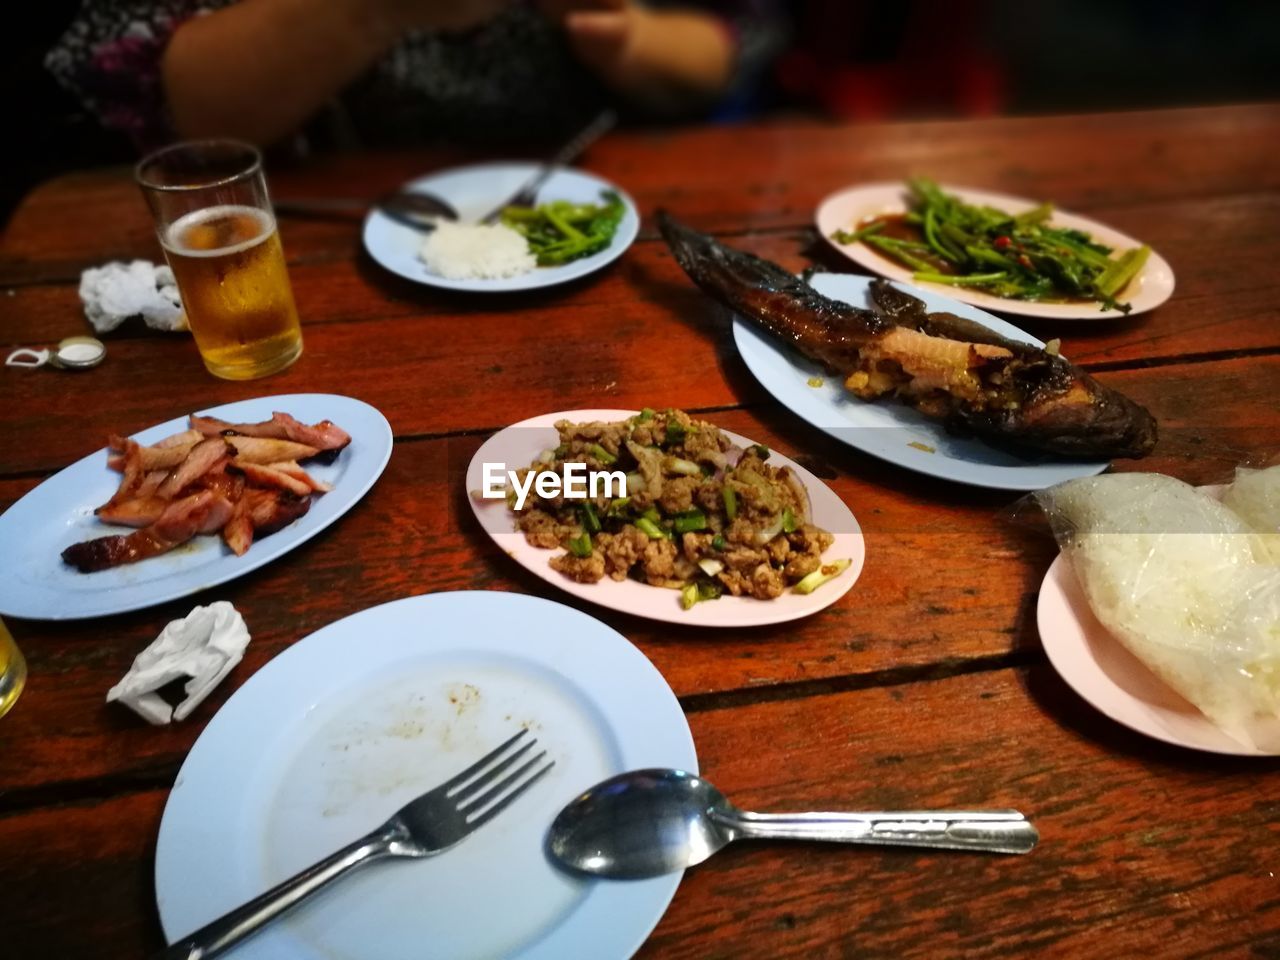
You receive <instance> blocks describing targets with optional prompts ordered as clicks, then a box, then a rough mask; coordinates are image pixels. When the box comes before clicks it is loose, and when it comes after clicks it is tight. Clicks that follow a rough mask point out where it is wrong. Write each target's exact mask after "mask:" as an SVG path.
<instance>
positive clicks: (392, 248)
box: [364, 163, 640, 293]
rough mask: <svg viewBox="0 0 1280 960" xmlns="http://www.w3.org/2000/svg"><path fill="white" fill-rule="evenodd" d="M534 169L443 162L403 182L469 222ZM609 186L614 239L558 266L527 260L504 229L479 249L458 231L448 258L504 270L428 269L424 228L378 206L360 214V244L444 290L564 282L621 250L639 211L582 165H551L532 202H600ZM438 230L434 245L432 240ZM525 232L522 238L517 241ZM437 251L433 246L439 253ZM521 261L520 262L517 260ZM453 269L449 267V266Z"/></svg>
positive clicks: (386, 263)
mask: <svg viewBox="0 0 1280 960" xmlns="http://www.w3.org/2000/svg"><path fill="white" fill-rule="evenodd" d="M538 169H539V165H538V164H535V163H488V164H476V165H474V166H469V167H458V168H456V169H453V170H443V171H441V172H439V173H433V174H430V175H428V176H425V177H419V178H418V179H416V180H411V181H409V182H408V183H406V184H405V185H404V186H403V188H402V189H404V190H410V191H421V192H423V193H432V194H435V195H436V196H438V197H440V198H442V199H444V200H446V201H448V202H449V203H450V204H452V205H453V208H454V209H455V210H457V211H458V214H459V217H460V218H461V220H460V222H461V223H463V224H468V223H475V221H477V220H479V218H481V217H483V216H485V215H486V214H487V213H489V212H490V211H491V210H492V209H493V208H494V207H495V206H497V205H498V204H499V203H502V202H503V201H504V200H506V199H507V198H509V197H511V196H513V195H514V194H515V193H516V191H517V190H519V189H520V187H522V186H523V185H524V183H525V182H526V181H527V180H528V179H529V178H530V177H532V176H533V175H534V173H536V172H537V170H538ZM607 191H613V192H615V193H617V194H618V196H620V197H621V198H622V202H623V204H625V206H626V212H625V213H624V214H623V216H622V221H621V223H619V224H618V230H617V232H616V233H615V234H614V235H613V242H612V243H610V244H609V246H608V247H606V248H605V249H604V250H601V251H600V252H599V253H596V254H592V255H591V256H589V257H583V258H582V259H581V260H572V261H570V262H569V263H566V264H563V265H561V266H556V267H537V266H533V267H531V268H530V269H527V270H525V269H524V267H528V266H529V263H528V261H527V260H525V259H524V256H523V255H522V251H521V250H520V249H518V245H517V247H516V248H514V249H513V248H509V247H508V246H507V244H508V243H509V241H510V237H508V238H506V239H502V234H501V233H498V234H495V235H494V236H496V237H498V242H497V243H495V244H492V245H490V244H487V243H486V244H484V246H485V247H487V249H477V247H478V246H479V245H480V243H481V241H483V240H484V239H485V238H484V237H482V236H481V237H468V236H463V235H461V234H459V235H457V236H456V239H455V238H450V240H451V242H450V244H449V246H451V247H452V248H453V249H452V250H451V251H448V252H447V254H448V259H449V260H451V261H452V263H451V266H452V267H454V268H455V269H456V271H457V272H464V273H465V272H467V270H468V267H472V268H477V269H479V270H481V271H482V272H485V273H490V274H500V273H509V274H510V275H508V276H488V277H474V276H472V277H462V278H456V279H455V278H450V277H446V276H443V275H442V274H440V273H436V272H433V271H432V270H431V269H430V268H429V267H428V266H427V264H426V263H425V262H424V261H423V259H422V255H421V252H422V246H423V242H424V241H425V240H427V238H428V237H429V234H428V233H425V232H423V231H420V230H415V229H413V228H412V227H408V226H405V225H404V224H402V223H398V222H396V221H395V220H392V219H391V218H390V217H388V216H386V214H384V213H382V212H381V211H379V210H377V209H376V208H375V209H373V210H370V211H369V215H368V216H367V217H366V218H365V221H364V245H365V249H367V250H368V251H369V255H370V256H371V257H373V259H374V260H376V261H377V262H378V263H379V264H381V265H382V266H383V267H386V268H387V269H388V270H390V271H391V272H392V273H395V274H399V275H400V276H402V277H405V278H406V279H409V280H413V281H415V282H417V283H425V284H427V285H429V286H433V287H443V288H445V289H448V290H472V291H476V292H481V293H506V292H511V291H516V290H532V289H535V288H537V287H550V286H554V285H555V284H557V283H567V282H568V281H570V280H576V279H578V278H579V277H584V276H586V275H587V274H589V273H594V272H595V271H596V270H599V269H600V268H601V267H603V266H605V265H606V264H608V263H612V262H613V261H614V260H616V259H618V257H620V256H622V253H623V251H625V250H626V249H627V247H629V246H631V244H632V242H633V241H634V240H635V238H636V234H637V233H638V232H639V230H640V215H639V213H638V212H637V211H636V205H635V201H633V200H632V199H631V198H630V197H629V196H627V194H626V193H625V192H624V191H622V190H620V189H618V187H616V186H614V185H613V184H612V183H610V182H609V181H608V180H604V179H601V178H600V177H597V176H593V175H592V174H589V173H584V172H583V171H581V170H571V169H565V170H557V171H556V172H555V173H553V174H552V175H551V176H550V177H549V178H548V179H547V182H546V183H544V184H543V185H542V189H541V190H539V191H538V202H539V203H547V202H550V201H552V200H569V201H572V202H574V203H602V202H603V197H602V194H604V193H606V192H607ZM438 241H439V238H437V241H436V243H435V244H433V246H434V245H438ZM522 242H523V238H521V243H522ZM439 252H440V251H437V254H439ZM522 261H523V263H522ZM451 272H452V271H451Z"/></svg>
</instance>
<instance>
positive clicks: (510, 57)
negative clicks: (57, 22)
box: [45, 0, 780, 148]
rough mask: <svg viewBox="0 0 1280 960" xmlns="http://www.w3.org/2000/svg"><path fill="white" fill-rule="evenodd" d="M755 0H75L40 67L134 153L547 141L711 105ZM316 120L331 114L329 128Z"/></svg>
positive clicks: (738, 52) (733, 75)
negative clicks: (237, 142)
mask: <svg viewBox="0 0 1280 960" xmlns="http://www.w3.org/2000/svg"><path fill="white" fill-rule="evenodd" d="M771 9H772V8H771V7H770V6H769V4H768V2H767V0H740V2H736V3H735V2H729V0H723V2H718V3H710V2H707V3H702V4H700V5H694V4H692V3H681V2H671V3H639V2H632V0H239V2H237V0H159V2H156V0H83V2H82V4H81V7H80V10H79V12H78V13H77V15H76V17H75V19H74V21H73V22H72V24H71V25H70V27H69V28H68V29H67V31H66V33H65V34H64V35H63V37H62V39H61V40H60V41H59V43H58V44H57V45H56V46H55V47H54V48H53V49H52V50H51V51H50V52H49V54H48V56H47V57H46V60H45V64H46V67H47V68H48V69H49V70H50V71H51V72H52V73H53V75H54V76H55V77H56V78H57V79H58V80H59V81H60V82H61V83H62V84H64V85H65V86H67V87H68V88H69V89H71V90H72V92H73V93H75V94H76V95H77V96H79V98H80V99H81V100H82V102H83V103H84V104H85V105H86V107H87V108H88V109H89V110H90V111H91V112H92V113H93V114H94V115H95V116H97V118H98V119H99V120H100V122H101V123H102V124H103V125H105V126H106V127H108V128H111V129H116V130H123V131H125V132H126V133H128V134H130V135H131V136H132V137H133V139H134V141H135V142H136V143H137V144H138V145H139V146H140V147H144V148H145V147H150V146H154V145H156V144H157V143H161V142H164V141H166V140H169V139H172V138H173V137H175V136H177V137H188V138H191V137H208V136H232V137H239V138H242V139H246V140H251V141H254V142H257V143H260V144H271V143H276V142H279V141H281V140H284V139H286V138H288V137H290V136H292V135H294V134H297V133H299V132H301V131H302V130H303V129H304V128H308V129H309V130H310V132H312V133H320V132H324V133H326V134H327V135H328V137H329V138H330V139H336V140H338V141H339V142H342V143H347V144H352V143H364V144H374V143H381V144H388V143H391V144H394V143H414V142H423V141H437V142H439V141H441V140H450V139H467V140H485V139H489V140H497V139H520V138H524V139H548V138H551V137H554V136H558V135H563V134H564V133H565V132H567V131H570V130H572V129H574V128H575V127H576V126H580V125H582V124H583V123H584V122H586V121H587V120H589V119H590V118H591V116H593V115H594V114H595V113H596V112H598V111H599V110H600V109H601V108H602V106H603V105H604V104H606V103H608V102H615V103H621V104H624V105H628V106H630V107H632V108H635V109H638V110H641V111H644V112H648V113H656V114H661V115H690V114H693V113H696V112H699V111H701V112H704V113H705V112H708V111H709V110H710V109H712V108H713V107H715V106H716V105H717V104H722V103H724V102H725V101H726V100H727V99H730V98H732V97H733V96H734V95H735V94H736V93H738V92H740V91H741V90H742V89H743V88H744V87H745V86H747V85H748V84H750V83H751V82H752V80H753V78H754V77H756V76H757V75H758V74H759V72H760V68H761V67H762V65H763V64H764V63H765V61H766V60H767V58H768V56H769V54H770V53H771V52H773V51H774V50H775V49H776V46H777V39H778V38H779V36H780V31H779V29H778V23H779V21H778V18H777V17H776V16H775V15H774V14H773V13H772V12H771ZM326 119H327V121H328V122H327V123H326V122H324V121H325V120H326Z"/></svg>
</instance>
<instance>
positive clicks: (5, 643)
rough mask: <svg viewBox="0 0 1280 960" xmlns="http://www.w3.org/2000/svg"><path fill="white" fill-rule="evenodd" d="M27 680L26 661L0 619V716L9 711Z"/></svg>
mask: <svg viewBox="0 0 1280 960" xmlns="http://www.w3.org/2000/svg"><path fill="white" fill-rule="evenodd" d="M26 682H27V662H26V661H25V660H23V659H22V652H21V651H20V650H19V649H18V645H17V644H16V643H14V642H13V637H11V636H10V635H9V630H8V628H7V627H5V625H4V621H3V620H0V717H3V716H4V715H5V714H6V713H8V712H9V708H10V707H12V706H13V704H14V702H15V701H16V700H17V699H18V694H20V693H21V692H22V685H23V684H24V683H26Z"/></svg>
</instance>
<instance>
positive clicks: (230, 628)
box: [107, 600, 249, 725]
mask: <svg viewBox="0 0 1280 960" xmlns="http://www.w3.org/2000/svg"><path fill="white" fill-rule="evenodd" d="M248 645H249V628H248V627H246V626H245V623H244V618H243V617H241V616H240V613H239V611H237V610H236V608H235V607H233V606H232V605H231V604H230V603H228V602H227V601H225V600H219V601H217V602H216V603H211V604H209V605H208V606H207V607H196V608H195V609H194V610H192V611H191V613H189V614H188V615H187V616H185V617H183V618H182V619H181V620H174V621H172V622H171V623H170V624H169V625H168V626H167V627H165V628H164V630H162V631H161V632H160V636H158V637H156V639H155V641H154V642H152V644H151V645H150V646H149V647H147V649H145V650H143V651H142V652H141V653H140V654H138V656H137V658H136V659H135V660H134V661H133V666H132V667H130V668H129V672H128V673H126V674H125V675H124V678H123V679H122V680H121V681H120V682H119V683H117V684H116V685H115V686H114V687H112V688H111V690H110V691H109V692H108V693H107V702H108V703H111V702H112V701H114V700H119V701H120V702H121V703H123V704H124V705H125V706H126V707H128V708H129V709H130V710H132V711H133V712H134V713H136V714H138V716H140V717H142V718H143V719H144V720H146V721H147V722H148V723H154V724H157V725H160V724H166V723H169V722H170V721H171V720H183V719H185V718H186V717H187V715H188V714H190V713H191V711H192V710H194V709H195V708H196V707H198V706H199V705H200V703H201V701H203V700H204V698H205V697H207V696H208V695H209V694H210V692H212V690H213V688H214V687H216V686H217V685H218V684H219V683H221V682H222V678H223V677H225V676H226V675H227V674H228V673H230V672H231V668H232V667H234V666H235V665H236V664H237V663H239V662H240V658H241V657H243V656H244V650H245V647H247V646H248ZM179 677H190V678H191V679H190V680H188V681H187V684H186V686H185V687H183V690H184V692H185V693H186V695H187V697H186V699H185V700H183V701H182V702H181V703H180V704H178V706H177V707H176V708H175V707H171V706H170V705H169V704H168V703H167V702H165V700H164V698H163V697H161V696H160V695H159V694H158V693H156V692H155V691H157V690H159V689H160V688H161V687H163V686H164V685H165V684H168V683H172V682H173V681H174V680H177V679H178V678H179Z"/></svg>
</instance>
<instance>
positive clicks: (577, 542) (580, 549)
mask: <svg viewBox="0 0 1280 960" xmlns="http://www.w3.org/2000/svg"><path fill="white" fill-rule="evenodd" d="M569 552H570V553H572V554H573V555H574V556H575V557H589V556H591V534H589V533H582V534H579V535H578V536H576V537H570V538H569Z"/></svg>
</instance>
